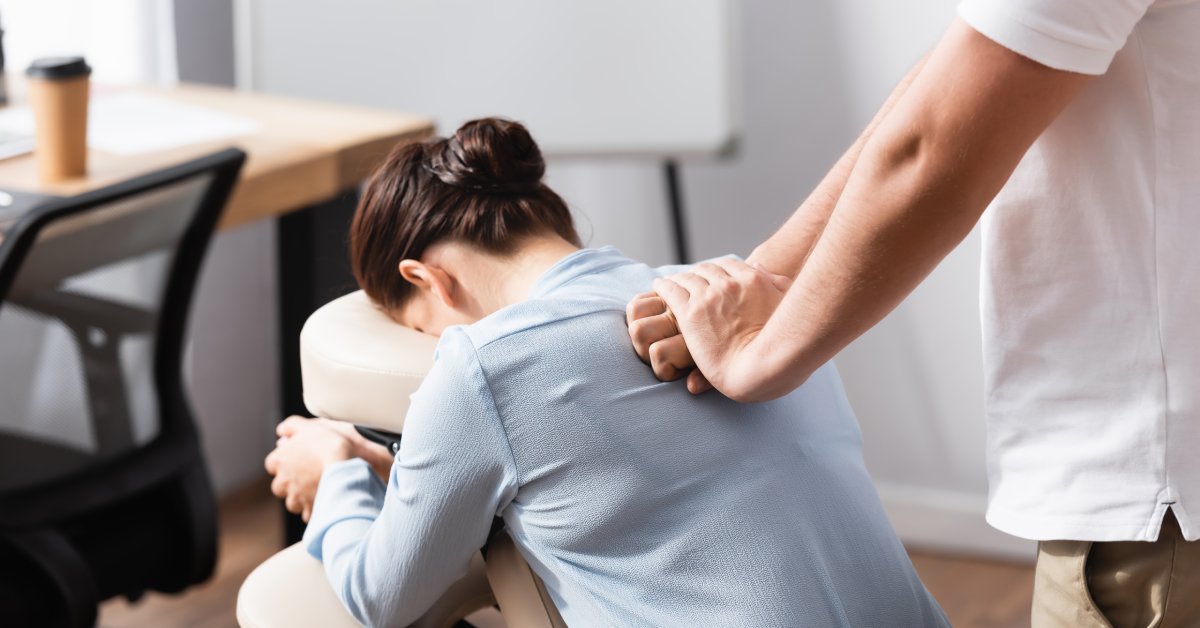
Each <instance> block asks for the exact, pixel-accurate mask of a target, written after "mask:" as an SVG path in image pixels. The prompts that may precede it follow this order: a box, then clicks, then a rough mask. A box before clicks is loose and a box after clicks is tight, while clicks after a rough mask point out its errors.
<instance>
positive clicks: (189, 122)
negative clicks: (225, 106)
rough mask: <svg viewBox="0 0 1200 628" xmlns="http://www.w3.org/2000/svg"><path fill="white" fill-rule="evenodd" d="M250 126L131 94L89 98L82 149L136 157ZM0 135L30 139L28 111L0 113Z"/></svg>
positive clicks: (244, 131)
mask: <svg viewBox="0 0 1200 628" xmlns="http://www.w3.org/2000/svg"><path fill="white" fill-rule="evenodd" d="M261 128H262V125H261V124H259V123H258V121H256V120H252V119H250V118H244V117H241V116H234V115H229V114H227V113H223V112H221V111H215V110H213V109H208V108H205V107H198V106H196V105H189V104H185V103H180V102H175V101H173V100H170V99H168V98H160V97H158V96H151V95H148V94H138V93H133V92H128V93H122V94H112V95H109V96H101V97H99V98H94V99H93V100H92V102H91V103H89V107H88V146H89V147H90V148H94V149H96V150H102V151H104V152H107V153H115V154H117V155H140V154H142V153H153V152H157V151H162V150H169V149H172V148H179V147H183V146H190V145H192V144H202V143H207V142H215V141H218V140H223V139H230V138H234V137H241V136H245V135H250V134H253V133H257V132H258V131H260V130H261ZM0 132H8V133H14V134H30V133H32V132H33V112H32V111H30V110H29V108H28V107H10V108H8V109H5V110H3V111H0Z"/></svg>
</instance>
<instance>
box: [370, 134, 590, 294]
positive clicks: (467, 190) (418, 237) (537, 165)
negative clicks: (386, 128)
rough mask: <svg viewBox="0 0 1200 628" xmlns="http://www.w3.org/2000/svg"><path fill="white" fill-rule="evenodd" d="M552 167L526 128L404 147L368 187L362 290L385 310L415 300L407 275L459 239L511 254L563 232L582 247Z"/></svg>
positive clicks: (380, 169)
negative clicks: (527, 240) (547, 176)
mask: <svg viewBox="0 0 1200 628" xmlns="http://www.w3.org/2000/svg"><path fill="white" fill-rule="evenodd" d="M545 171H546V163H545V161H544V160H543V159H542V152H541V150H540V149H538V145H537V143H535V142H534V141H533V138H532V137H530V135H529V131H527V130H526V129H525V127H524V126H522V125H521V124H520V123H517V122H512V121H510V120H502V119H499V118H484V119H481V120H472V121H470V122H467V123H466V124H464V125H462V126H461V127H459V129H458V131H456V132H455V133H454V135H453V136H452V137H449V138H445V139H434V140H430V141H428V142H423V143H418V144H405V145H402V146H398V147H396V149H395V150H393V151H392V153H391V154H390V155H389V156H388V158H387V159H386V160H385V161H384V162H383V164H382V165H381V166H380V167H379V168H378V169H377V170H376V171H375V173H374V174H373V175H371V178H370V179H369V180H368V181H367V184H366V189H365V191H364V192H363V195H362V199H361V200H360V201H359V204H358V209H357V210H356V211H355V213H354V220H353V222H352V223H351V225H350V264H351V267H352V268H353V270H354V277H355V279H357V280H358V285H359V287H361V288H362V289H363V290H364V291H365V292H366V293H367V296H369V297H371V299H372V300H373V301H375V303H377V304H379V305H380V306H382V307H383V308H384V309H385V310H389V311H395V310H397V309H399V308H400V307H401V306H402V305H404V302H405V301H406V300H407V299H408V297H409V296H410V295H411V293H412V284H410V283H408V281H406V280H405V279H404V278H403V277H401V276H400V272H399V270H398V266H399V264H400V261H401V260H404V259H419V258H420V257H421V254H422V253H424V252H425V250H426V249H427V248H429V247H430V246H432V245H433V244H434V243H436V242H440V241H443V240H452V241H456V242H465V243H468V244H471V245H474V246H477V247H479V248H481V249H483V250H484V251H487V252H490V253H496V254H501V255H504V254H508V253H511V252H512V251H513V249H514V248H515V247H516V245H517V244H518V243H519V242H520V240H521V239H522V238H524V237H526V236H530V235H537V234H549V233H554V234H557V235H559V236H561V237H562V238H563V239H565V240H567V241H569V242H571V243H573V244H576V245H578V244H579V235H578V234H576V233H575V225H574V224H573V223H572V221H571V212H570V210H568V209H567V204H566V203H565V202H564V201H563V200H562V198H561V197H559V196H558V194H555V193H554V191H553V190H551V189H550V188H549V187H547V186H546V185H545V184H543V183H542V175H543V174H544V173H545Z"/></svg>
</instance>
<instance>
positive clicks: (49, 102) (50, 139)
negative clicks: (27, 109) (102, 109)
mask: <svg viewBox="0 0 1200 628" xmlns="http://www.w3.org/2000/svg"><path fill="white" fill-rule="evenodd" d="M91 74H92V69H91V68H90V67H88V64H87V62H86V61H84V60H83V57H52V58H46V59H38V60H37V61H34V62H33V63H31V64H30V65H29V69H27V70H25V75H26V77H27V78H28V80H29V104H30V106H31V107H32V108H33V122H34V136H35V137H34V156H35V157H36V158H37V164H38V176H40V177H41V179H42V181H46V182H54V181H62V180H64V179H71V178H74V177H82V176H83V175H84V173H86V172H87V110H88V77H90V76H91Z"/></svg>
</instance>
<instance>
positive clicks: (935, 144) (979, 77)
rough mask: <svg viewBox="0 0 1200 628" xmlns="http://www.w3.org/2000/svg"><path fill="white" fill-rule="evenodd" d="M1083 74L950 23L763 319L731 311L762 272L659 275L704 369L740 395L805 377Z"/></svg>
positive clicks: (919, 262) (880, 302) (964, 227)
mask: <svg viewBox="0 0 1200 628" xmlns="http://www.w3.org/2000/svg"><path fill="white" fill-rule="evenodd" d="M1087 80H1088V77H1087V76H1085V75H1082V74H1075V73H1070V72H1064V71H1059V70H1054V69H1051V68H1048V67H1046V66H1044V65H1041V64H1039V63H1036V62H1034V61H1032V60H1030V59H1027V58H1025V57H1022V56H1020V55H1018V54H1016V53H1014V52H1012V51H1010V50H1008V49H1006V48H1004V47H1002V46H1000V45H999V44H997V43H995V42H993V41H991V40H989V39H987V38H986V37H984V36H983V35H980V34H979V33H978V32H976V31H975V30H973V29H972V28H971V27H969V26H967V25H966V24H965V23H963V22H961V21H956V22H955V23H954V24H953V25H952V26H951V28H950V29H949V31H948V32H947V33H946V35H945V37H944V38H943V39H942V41H941V42H940V43H939V44H938V46H937V47H936V48H935V49H934V51H933V52H932V53H931V55H930V56H929V58H928V60H927V61H926V63H925V66H924V67H923V68H921V70H920V71H919V72H918V74H917V76H916V77H915V78H914V79H913V81H912V83H911V85H909V87H908V89H907V90H906V92H905V93H904V95H903V96H902V97H900V99H899V100H898V102H896V104H895V106H894V107H893V109H892V110H891V111H890V112H888V113H887V114H886V116H885V117H884V118H883V120H882V121H881V122H880V124H879V126H878V128H877V129H876V130H875V132H874V133H872V134H871V136H870V138H869V139H868V140H867V142H866V144H865V146H863V149H862V152H861V154H860V155H859V157H858V159H857V161H856V162H855V164H854V166H853V170H852V171H851V173H850V176H849V178H848V179H847V181H846V185H845V188H844V189H843V190H842V193H841V195H840V197H839V199H838V201H837V205H836V206H835V207H834V210H833V213H832V214H831V215H830V217H829V221H828V224H827V225H826V226H825V228H824V229H823V230H822V232H821V235H820V236H819V238H818V240H817V242H816V244H815V246H813V247H812V251H811V253H810V254H809V255H808V257H807V261H805V262H804V264H803V267H802V268H801V269H800V271H799V273H798V274H797V275H796V277H795V280H794V282H793V283H792V285H791V287H790V288H789V289H788V291H787V293H786V294H785V295H783V297H782V301H781V302H779V305H778V307H777V308H776V309H774V312H773V313H772V314H770V315H769V317H768V318H761V317H758V318H755V317H753V316H741V315H739V314H738V313H739V312H741V311H747V312H749V311H751V310H752V308H741V307H739V306H738V302H739V300H746V301H747V303H753V302H759V303H765V302H769V301H770V300H771V299H770V298H763V297H762V296H760V295H758V294H755V291H759V292H760V293H761V292H762V291H763V290H766V289H767V288H765V287H764V286H769V283H764V282H762V281H757V282H753V283H747V282H745V281H741V280H739V278H738V277H734V276H731V275H730V274H729V273H728V272H727V271H726V270H725V269H720V268H716V267H703V266H702V267H700V268H699V270H698V271H697V272H694V273H684V274H683V275H680V276H677V278H674V280H673V281H662V280H660V281H659V282H657V283H656V285H655V289H656V291H657V292H658V293H659V294H660V295H661V296H663V298H664V299H665V300H666V301H667V303H668V305H669V306H670V308H671V310H672V311H673V312H674V314H675V317H676V319H677V320H678V323H679V327H680V329H681V330H682V332H683V336H684V338H685V339H686V341H687V345H688V347H689V349H690V350H691V353H692V357H693V358H694V359H695V362H696V364H697V366H698V367H699V369H700V370H701V371H702V372H703V373H704V375H705V376H706V377H707V378H708V379H709V381H711V382H712V384H713V385H714V386H715V387H716V388H717V389H719V390H721V392H723V393H725V394H726V395H728V396H730V397H731V398H733V399H737V400H742V401H758V400H765V399H771V398H775V397H778V396H781V395H783V394H785V393H787V392H788V391H791V390H793V389H794V388H796V387H797V386H799V385H800V384H802V383H803V382H804V381H805V380H806V379H808V376H809V375H810V374H811V373H812V372H813V371H814V370H815V369H816V368H817V367H819V366H820V365H821V364H823V363H825V362H826V361H828V360H829V359H830V358H832V357H833V356H834V355H835V354H836V353H837V352H838V351H840V350H841V349H842V348H843V347H845V346H846V345H847V344H849V343H850V342H851V341H852V340H854V339H855V338H857V337H858V336H859V335H860V334H862V333H863V332H864V331H866V330H867V329H869V328H870V327H871V326H873V325H874V324H875V323H877V322H878V321H879V320H880V319H882V318H883V317H884V316H885V315H886V314H887V313H888V312H890V311H891V310H892V309H893V308H894V307H895V306H896V305H897V304H898V303H899V302H900V301H901V300H902V299H903V298H904V297H905V296H907V295H908V293H909V292H911V291H912V290H913V288H914V287H916V285H917V284H918V283H920V281H921V280H922V279H924V278H925V276H926V275H928V274H929V272H930V271H932V270H933V268H934V267H935V266H936V265H937V264H938V263H939V262H940V261H941V260H942V258H943V257H945V255H946V254H947V253H949V252H950V250H951V249H953V248H954V247H955V246H956V245H957V244H958V243H959V242H960V241H961V240H962V239H963V238H964V237H965V236H966V234H967V233H968V232H970V230H971V228H972V226H973V225H974V224H975V223H976V221H977V220H978V219H979V216H980V214H981V213H982V212H983V210H984V209H985V208H986V206H987V204H988V203H989V202H990V201H991V199H992V198H993V197H994V196H995V195H996V193H997V192H998V191H999V190H1000V188H1001V187H1002V186H1003V185H1004V183H1005V181H1007V180H1008V177H1009V176H1010V175H1011V174H1012V171H1013V170H1014V168H1016V165H1017V163H1018V162H1019V161H1020V159H1021V157H1022V156H1023V155H1024V154H1025V151H1026V150H1028V148H1029V146H1030V145H1031V144H1032V143H1033V141H1034V140H1035V139H1037V137H1038V136H1039V135H1040V134H1041V133H1042V131H1043V130H1045V128H1046V127H1047V126H1048V125H1049V124H1050V123H1051V122H1052V121H1053V120H1054V118H1055V116H1057V115H1058V113H1059V112H1060V111H1061V110H1062V109H1063V108H1064V107H1065V106H1066V104H1067V103H1068V102H1069V101H1070V100H1071V98H1072V97H1073V96H1074V95H1075V94H1076V93H1078V92H1079V90H1080V89H1082V88H1083V87H1084V85H1085V84H1086V83H1087ZM793 237H794V236H792V235H790V234H789V233H788V232H786V231H781V232H780V233H779V234H777V235H776V237H774V238H772V240H771V242H769V243H768V244H767V245H764V246H769V247H770V248H778V249H786V248H787V247H789V246H796V247H798V248H801V249H802V248H803V247H804V242H799V243H795V242H791V241H790V238H793ZM739 275H740V276H741V277H743V278H744V277H746V276H747V275H744V274H741V273H739ZM731 313H732V314H731Z"/></svg>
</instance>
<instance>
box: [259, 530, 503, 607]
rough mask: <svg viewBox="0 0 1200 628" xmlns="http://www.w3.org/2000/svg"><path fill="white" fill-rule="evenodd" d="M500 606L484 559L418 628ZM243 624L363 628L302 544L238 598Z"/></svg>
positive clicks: (273, 561) (270, 563) (271, 561)
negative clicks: (489, 584) (494, 596)
mask: <svg viewBox="0 0 1200 628" xmlns="http://www.w3.org/2000/svg"><path fill="white" fill-rule="evenodd" d="M492 604H495V599H494V598H493V597H492V591H491V589H490V588H489V587H488V582H487V576H486V575H485V573H484V566H483V559H482V558H481V557H480V556H479V554H476V555H475V558H474V559H473V560H472V561H471V568H470V571H468V572H467V575H466V576H464V577H463V578H462V579H461V580H459V581H458V582H456V583H454V584H453V585H451V587H450V589H449V590H447V591H446V593H445V594H444V595H442V597H441V599H439V600H438V601H437V602H436V603H435V604H434V605H433V608H431V609H429V612H427V613H425V615H423V616H422V617H421V619H419V620H417V622H416V623H414V624H413V626H414V627H416V628H446V627H448V626H452V625H454V622H455V621H457V620H458V619H461V618H463V617H465V616H466V615H468V614H469V613H471V612H472V611H475V610H478V609H480V608H483V607H486V606H491V605H492ZM237 620H238V624H239V625H240V626H241V627H242V628H283V627H285V626H321V628H358V626H359V625H360V624H359V623H358V621H356V620H355V619H354V617H353V616H351V615H350V613H348V612H346V609H345V608H344V607H343V606H342V602H341V601H340V600H338V598H337V595H335V594H334V592H333V589H332V588H331V587H330V586H329V582H328V581H327V580H326V579H325V570H324V569H323V568H322V567H321V563H320V562H318V561H317V560H316V559H314V558H313V557H312V556H309V554H308V552H307V551H305V549H304V547H303V544H301V543H297V544H295V545H293V546H291V547H289V548H287V549H285V550H283V551H282V552H279V553H278V554H275V555H274V556H272V557H271V558H268V559H267V561H266V562H264V563H263V564H261V565H259V566H258V567H257V568H255V570H254V571H253V572H251V573H250V575H249V576H248V577H247V578H246V581H245V582H244V583H243V584H242V588H241V590H240V591H239V592H238V600H237Z"/></svg>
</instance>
